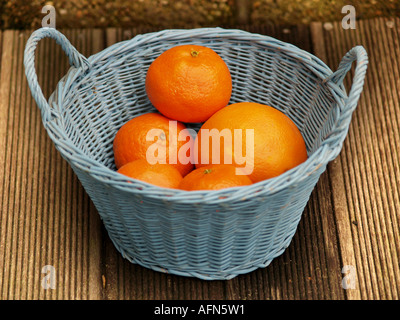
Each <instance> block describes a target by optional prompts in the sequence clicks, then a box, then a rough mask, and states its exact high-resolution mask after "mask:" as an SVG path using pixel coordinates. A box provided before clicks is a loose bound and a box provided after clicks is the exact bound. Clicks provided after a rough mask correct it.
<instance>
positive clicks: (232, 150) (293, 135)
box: [194, 102, 307, 182]
mask: <svg viewBox="0 0 400 320" xmlns="http://www.w3.org/2000/svg"><path fill="white" fill-rule="evenodd" d="M211 129H214V131H212V130H211ZM224 129H225V130H224ZM235 132H236V136H235ZM229 136H230V137H231V140H229ZM222 137H223V138H222ZM225 137H228V140H226V139H225ZM252 137H253V138H252ZM213 139H214V140H213ZM207 141H208V142H209V145H208V147H207V144H206V142H207ZM202 147H203V150H202ZM194 148H195V149H194V159H195V161H196V162H197V163H196V167H202V166H205V165H207V164H209V163H232V164H234V165H237V166H240V167H244V168H245V169H244V170H248V171H247V173H248V174H249V177H250V178H251V180H252V181H253V182H258V181H261V180H265V179H269V178H272V177H276V176H278V175H280V174H282V173H284V172H285V171H287V170H289V169H292V168H294V167H296V166H297V165H299V164H301V163H302V162H304V161H305V160H306V159H307V150H306V145H305V142H304V139H303V137H302V135H301V132H300V131H299V129H298V128H297V127H296V125H295V123H294V122H293V121H292V120H291V119H290V118H289V117H288V116H286V115H285V114H284V113H282V112H281V111H279V110H277V109H275V108H273V107H270V106H267V105H263V104H259V103H254V102H240V103H235V104H232V105H230V106H227V107H226V108H223V109H221V110H220V111H218V112H216V113H215V114H214V115H213V116H212V117H210V119H208V120H207V121H206V122H205V123H204V124H203V125H202V127H201V128H200V130H199V133H198V135H197V138H196V141H195V146H194ZM218 152H219V157H218ZM213 157H214V158H213Z"/></svg>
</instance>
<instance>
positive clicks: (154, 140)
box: [113, 113, 194, 176]
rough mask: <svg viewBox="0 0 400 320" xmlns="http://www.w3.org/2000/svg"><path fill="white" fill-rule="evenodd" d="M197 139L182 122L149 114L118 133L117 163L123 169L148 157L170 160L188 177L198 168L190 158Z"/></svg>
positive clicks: (156, 160) (128, 123)
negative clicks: (192, 136)
mask: <svg viewBox="0 0 400 320" xmlns="http://www.w3.org/2000/svg"><path fill="white" fill-rule="evenodd" d="M180 136H182V137H187V138H186V140H184V139H183V138H180ZM178 138H180V139H178ZM180 140H182V141H180ZM193 140H194V139H191V138H190V134H189V131H188V129H187V128H186V127H185V125H183V124H182V123H180V122H177V121H172V120H170V119H168V118H166V117H164V116H163V115H160V114H158V113H146V114H143V115H140V116H138V117H135V118H133V119H131V120H129V121H128V122H126V123H125V124H124V125H123V126H122V127H121V128H120V129H119V130H118V132H117V134H116V135H115V138H114V143H113V151H114V161H115V165H116V167H117V169H119V168H120V167H121V166H123V165H124V164H126V163H128V162H131V161H134V160H138V159H147V161H148V162H149V163H150V164H154V163H157V162H159V163H169V164H171V165H173V166H174V167H175V168H176V169H178V171H179V172H180V173H181V174H182V176H184V175H186V174H187V173H188V172H189V171H191V170H192V169H193V168H194V165H193V163H192V161H191V158H190V157H191V155H190V151H191V150H192V147H191V146H192V145H193ZM188 153H189V154H188ZM186 155H187V157H186Z"/></svg>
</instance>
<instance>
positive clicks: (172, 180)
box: [117, 159, 182, 189]
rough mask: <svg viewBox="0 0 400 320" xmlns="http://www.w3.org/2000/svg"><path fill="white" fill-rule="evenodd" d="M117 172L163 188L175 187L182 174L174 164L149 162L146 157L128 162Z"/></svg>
mask: <svg viewBox="0 0 400 320" xmlns="http://www.w3.org/2000/svg"><path fill="white" fill-rule="evenodd" d="M117 172H118V173H121V174H123V175H125V176H128V177H131V178H134V179H138V180H141V181H144V182H147V183H151V184H154V185H156V186H159V187H163V188H174V189H177V188H178V186H179V183H180V182H181V181H182V175H181V174H180V172H179V171H178V169H176V168H175V167H174V166H172V165H170V164H159V163H157V164H149V163H148V162H147V160H146V159H139V160H135V161H132V162H128V163H126V164H124V165H123V166H122V167H121V168H119V169H118V170H117Z"/></svg>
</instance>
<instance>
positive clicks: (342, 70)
mask: <svg viewBox="0 0 400 320" xmlns="http://www.w3.org/2000/svg"><path fill="white" fill-rule="evenodd" d="M354 61H356V62H357V64H356V69H355V73H354V78H353V84H352V86H351V89H350V92H349V95H348V97H346V100H347V101H346V104H347V105H348V106H349V107H351V108H346V109H353V110H354V108H355V107H356V106H357V102H358V99H359V97H360V94H361V91H362V88H363V85H364V78H365V74H366V72H367V65H368V55H367V52H366V51H365V49H364V47H363V46H356V47H354V48H352V49H351V50H350V51H349V52H347V53H346V55H345V56H344V57H343V58H342V60H341V61H340V64H339V67H338V69H337V70H336V71H335V72H334V73H332V74H331V75H329V76H328V77H326V78H325V79H324V82H327V81H332V82H333V83H334V84H336V85H337V86H339V87H340V86H342V84H343V80H344V78H345V76H346V75H347V73H348V72H349V71H350V69H351V65H352V64H353V62H354ZM353 110H351V111H353Z"/></svg>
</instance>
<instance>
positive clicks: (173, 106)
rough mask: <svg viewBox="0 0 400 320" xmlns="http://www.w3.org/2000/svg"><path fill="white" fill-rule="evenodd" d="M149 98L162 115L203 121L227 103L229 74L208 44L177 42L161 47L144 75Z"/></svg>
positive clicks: (223, 63)
mask: <svg viewBox="0 0 400 320" xmlns="http://www.w3.org/2000/svg"><path fill="white" fill-rule="evenodd" d="M145 85H146V92H147V96H148V98H149V100H150V102H151V103H152V104H153V106H154V107H155V108H157V109H158V111H160V112H161V113H162V114H163V115H165V116H167V117H169V118H171V119H176V120H178V121H182V122H204V121H205V120H207V119H208V118H209V117H210V116H211V115H212V114H214V113H215V112H216V111H218V110H220V109H221V108H223V107H225V106H226V105H227V104H228V103H229V99H230V97H231V94H232V78H231V74H230V71H229V69H228V66H227V65H226V63H225V62H224V60H223V59H222V58H221V57H220V56H219V55H218V54H217V53H216V52H215V51H214V50H212V49H211V48H208V47H204V46H199V45H179V46H175V47H172V48H170V49H168V50H166V51H164V52H163V53H162V54H161V55H160V56H158V57H157V58H156V59H155V60H154V61H153V62H152V63H151V65H150V67H149V69H148V71H147V75H146V82H145Z"/></svg>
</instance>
